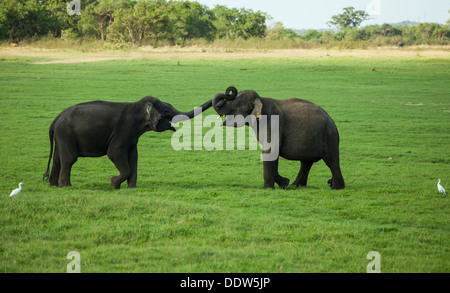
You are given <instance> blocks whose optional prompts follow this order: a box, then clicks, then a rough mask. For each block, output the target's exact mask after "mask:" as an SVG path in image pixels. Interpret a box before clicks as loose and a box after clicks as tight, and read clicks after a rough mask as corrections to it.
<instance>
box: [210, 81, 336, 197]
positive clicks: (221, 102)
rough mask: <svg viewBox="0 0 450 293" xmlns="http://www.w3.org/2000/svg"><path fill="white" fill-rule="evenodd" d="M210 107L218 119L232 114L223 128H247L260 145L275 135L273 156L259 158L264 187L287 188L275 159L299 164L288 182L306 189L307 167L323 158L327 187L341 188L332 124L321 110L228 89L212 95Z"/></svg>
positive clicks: (297, 101)
mask: <svg viewBox="0 0 450 293" xmlns="http://www.w3.org/2000/svg"><path fill="white" fill-rule="evenodd" d="M212 104H213V107H214V110H215V111H216V112H217V113H218V114H219V115H220V116H226V115H234V116H227V119H226V120H225V121H224V122H223V124H222V125H223V126H234V127H240V126H243V125H249V126H251V127H252V128H253V129H254V130H256V131H255V132H256V137H257V139H258V140H259V141H260V143H261V144H263V141H264V142H265V141H266V140H265V139H267V141H269V140H270V141H272V140H274V139H275V137H274V135H273V134H275V133H277V134H278V137H276V138H277V139H278V140H277V141H278V144H277V145H276V146H277V148H278V152H277V154H276V157H275V158H273V159H271V160H264V159H263V161H264V162H263V166H264V188H274V183H277V184H278V185H279V186H280V188H283V189H284V188H287V187H288V186H289V179H287V178H284V177H282V176H280V174H279V173H278V159H279V156H281V157H283V158H285V159H288V160H296V161H300V162H301V166H300V171H299V173H298V175H297V178H296V179H295V181H294V182H293V183H292V185H294V186H297V187H298V186H299V185H300V186H306V183H307V179H308V173H309V171H310V169H311V166H312V165H313V163H315V162H317V161H319V160H321V159H323V160H324V161H325V163H326V164H327V166H328V167H329V168H330V170H331V173H332V178H331V179H330V180H328V183H329V184H331V188H332V189H343V188H344V187H345V183H344V178H343V177H342V174H341V168H340V163H339V133H338V130H337V127H336V125H335V123H334V121H333V120H332V119H331V118H330V116H329V115H328V114H327V113H326V112H325V110H323V109H322V108H321V107H319V106H317V105H316V104H314V103H312V102H309V101H306V100H302V99H295V98H294V99H288V100H275V99H271V98H263V97H260V96H259V95H258V94H257V93H256V92H255V91H252V90H245V91H241V92H240V93H239V94H238V91H237V89H236V88H235V87H229V88H228V89H227V90H226V92H225V93H224V94H223V93H219V94H216V95H215V96H214V98H213V99H212ZM240 115H242V116H240ZM262 115H266V116H265V119H267V123H265V125H263V124H262V123H261V121H260V120H261V117H263V116H262ZM274 115H275V116H274ZM236 116H240V117H244V118H245V119H244V120H243V121H244V122H245V123H239V122H237V121H238V120H237V119H236V118H235V117H236ZM248 117H253V119H247V118H248ZM275 118H277V121H278V127H279V128H278V129H271V127H272V126H271V125H272V123H271V120H274V119H275ZM263 134H264V135H266V136H267V137H266V138H265V139H262V136H263ZM262 147H263V146H262ZM265 152H266V153H267V152H268V150H264V148H263V155H264V153H265Z"/></svg>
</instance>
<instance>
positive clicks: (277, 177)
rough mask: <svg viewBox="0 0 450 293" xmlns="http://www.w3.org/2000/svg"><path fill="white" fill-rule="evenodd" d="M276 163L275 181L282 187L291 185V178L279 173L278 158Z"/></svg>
mask: <svg viewBox="0 0 450 293" xmlns="http://www.w3.org/2000/svg"><path fill="white" fill-rule="evenodd" d="M275 164H276V166H275V171H276V174H275V183H277V184H278V186H279V187H280V188H281V189H286V188H287V187H288V186H289V179H288V178H286V177H283V176H281V175H280V173H278V159H277V160H276V163H275Z"/></svg>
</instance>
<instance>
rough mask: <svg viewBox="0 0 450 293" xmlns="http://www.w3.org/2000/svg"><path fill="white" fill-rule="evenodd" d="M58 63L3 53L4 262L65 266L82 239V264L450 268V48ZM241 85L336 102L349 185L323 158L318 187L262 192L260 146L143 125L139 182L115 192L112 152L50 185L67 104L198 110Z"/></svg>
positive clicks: (83, 161)
mask: <svg viewBox="0 0 450 293" xmlns="http://www.w3.org/2000/svg"><path fill="white" fill-rule="evenodd" d="M46 60H48V59H46V58H37V57H7V56H5V57H0V68H1V69H0V114H1V117H2V119H1V122H0V131H1V136H0V164H1V166H2V168H1V169H0V178H1V180H0V194H2V196H1V197H0V226H1V234H0V271H1V272H61V273H63V272H66V266H67V264H68V263H69V262H70V260H67V259H66V255H67V254H68V253H69V252H70V251H78V252H79V253H80V256H81V272H189V273H193V272H365V271H366V266H367V264H368V263H369V261H370V260H367V259H366V256H367V254H368V253H369V252H370V251H378V252H379V253H380V255H381V271H382V272H446V273H448V272H450V253H449V245H448V243H449V235H450V234H449V232H450V226H449V223H448V220H449V216H448V214H449V203H448V197H446V196H443V195H440V194H438V193H437V188H436V183H437V178H441V179H442V184H443V185H444V186H445V187H447V189H450V184H449V182H450V176H449V174H450V159H449V157H450V156H449V155H450V151H449V148H448V145H449V142H450V123H449V122H450V116H449V115H450V113H449V111H450V100H449V95H448V94H449V86H448V80H449V79H450V66H449V65H450V60H449V59H448V58H422V57H415V58H393V57H373V58H364V59H359V58H355V57H348V56H347V57H331V56H329V57H323V58H319V57H317V58H313V57H311V58H302V59H295V58H289V59H285V58H251V59H248V58H243V59H239V58H230V59H229V60H227V59H214V58H194V59H192V58H189V59H183V55H180V58H174V59H164V58H158V59H152V58H142V59H132V60H113V61H105V62H95V63H75V64H47V65H38V64H33V63H34V62H36V61H46ZM374 66H375V67H376V70H375V71H371V68H372V67H374ZM229 85H234V86H236V87H237V88H238V90H244V89H253V90H256V91H257V92H258V93H259V94H260V95H262V96H266V97H274V98H279V99H284V98H290V97H298V98H304V99H308V100H310V101H312V102H315V103H317V104H319V105H320V106H322V107H323V108H324V109H325V110H326V111H327V112H328V113H329V114H330V116H331V117H332V118H333V119H334V120H335V122H336V124H337V126H338V129H339V131H340V136H341V161H342V164H341V167H342V172H343V175H344V178H345V180H346V189H344V190H341V191H331V190H330V189H329V187H328V185H327V184H326V182H327V180H328V179H329V178H330V172H329V169H328V168H327V167H326V166H325V164H324V163H323V162H322V161H321V162H319V163H317V164H315V165H314V166H313V168H312V170H311V172H310V176H309V181H308V186H307V187H306V188H300V189H296V190H280V189H275V190H262V189H261V188H262V186H263V178H262V162H261V161H260V160H259V158H260V152H259V151H250V150H247V151H226V150H223V151H205V150H203V151H183V150H181V151H174V150H173V149H172V147H171V135H172V133H170V132H164V133H154V132H149V133H146V134H144V135H143V136H142V137H141V139H140V142H139V146H138V147H139V169H138V174H139V175H138V176H139V177H138V188H137V189H133V190H127V189H126V188H124V187H126V185H125V184H123V185H122V187H123V189H121V190H118V191H117V190H113V189H112V188H111V186H110V184H109V178H110V177H111V176H114V175H116V174H117V170H116V169H115V167H114V165H113V164H112V163H111V162H110V161H109V160H108V159H107V158H106V157H102V158H80V159H79V161H78V162H77V163H76V164H75V165H74V167H73V170H72V184H73V185H74V186H73V187H72V188H63V189H60V188H51V187H48V186H47V184H46V183H45V182H42V174H43V173H44V171H45V168H46V164H47V159H48V152H49V141H48V127H49V125H50V123H51V122H52V120H53V119H54V117H56V115H57V114H58V113H60V112H61V111H62V110H63V109H65V108H66V107H68V106H70V105H73V104H76V103H80V102H85V101H90V100H96V99H103V100H109V101H137V100H139V99H140V98H141V97H143V96H146V95H153V96H156V97H158V98H160V99H162V100H164V101H167V102H170V103H172V104H173V105H174V106H175V107H176V108H178V109H179V110H183V111H186V110H190V109H192V108H193V107H194V106H198V105H200V104H201V103H203V102H204V101H206V100H207V99H210V98H212V97H213V96H214V94H216V93H218V92H223V91H224V90H225V88H226V87H228V86H229ZM208 114H214V111H213V110H212V109H209V110H207V111H206V112H205V113H204V115H208ZM207 130H208V129H204V132H206V131H207ZM390 157H391V158H392V159H389V158H390ZM298 168H299V163H298V162H294V161H287V160H284V159H281V161H280V173H281V174H282V175H283V176H286V177H288V178H290V179H291V180H294V179H295V176H296V174H297V172H298ZM19 181H23V182H24V183H25V185H24V186H23V191H22V192H21V193H20V194H19V195H17V196H16V197H13V198H9V197H8V195H9V193H10V191H11V190H12V189H14V188H16V187H17V183H18V182H19Z"/></svg>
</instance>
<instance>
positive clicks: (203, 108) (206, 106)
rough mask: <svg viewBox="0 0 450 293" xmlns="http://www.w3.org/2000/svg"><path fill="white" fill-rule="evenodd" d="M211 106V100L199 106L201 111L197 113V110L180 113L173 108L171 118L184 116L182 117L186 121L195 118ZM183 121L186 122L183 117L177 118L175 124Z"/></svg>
mask: <svg viewBox="0 0 450 293" xmlns="http://www.w3.org/2000/svg"><path fill="white" fill-rule="evenodd" d="M211 106H212V100H209V101H207V102H206V103H204V104H203V105H201V106H200V107H201V108H202V110H201V111H198V110H197V111H195V109H194V110H191V111H189V112H180V111H178V110H177V109H175V108H173V116H172V118H173V117H175V116H177V115H184V116H187V118H188V119H192V118H194V117H195V116H197V115H198V114H200V113H202V112H203V111H205V110H206V109H208V108H210V107H211ZM185 120H187V119H186V118H185V117H181V116H179V117H177V122H180V121H185Z"/></svg>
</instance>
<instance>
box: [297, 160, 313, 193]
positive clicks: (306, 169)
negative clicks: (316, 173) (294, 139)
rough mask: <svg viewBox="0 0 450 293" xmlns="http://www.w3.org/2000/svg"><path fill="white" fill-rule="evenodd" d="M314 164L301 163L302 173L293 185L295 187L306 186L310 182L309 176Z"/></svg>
mask: <svg viewBox="0 0 450 293" xmlns="http://www.w3.org/2000/svg"><path fill="white" fill-rule="evenodd" d="M313 164H314V162H311V161H301V165H300V171H299V172H298V174H297V178H295V181H294V183H292V185H295V186H297V187H298V186H299V185H300V186H306V183H307V182H308V174H309V170H311V167H312V165H313Z"/></svg>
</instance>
